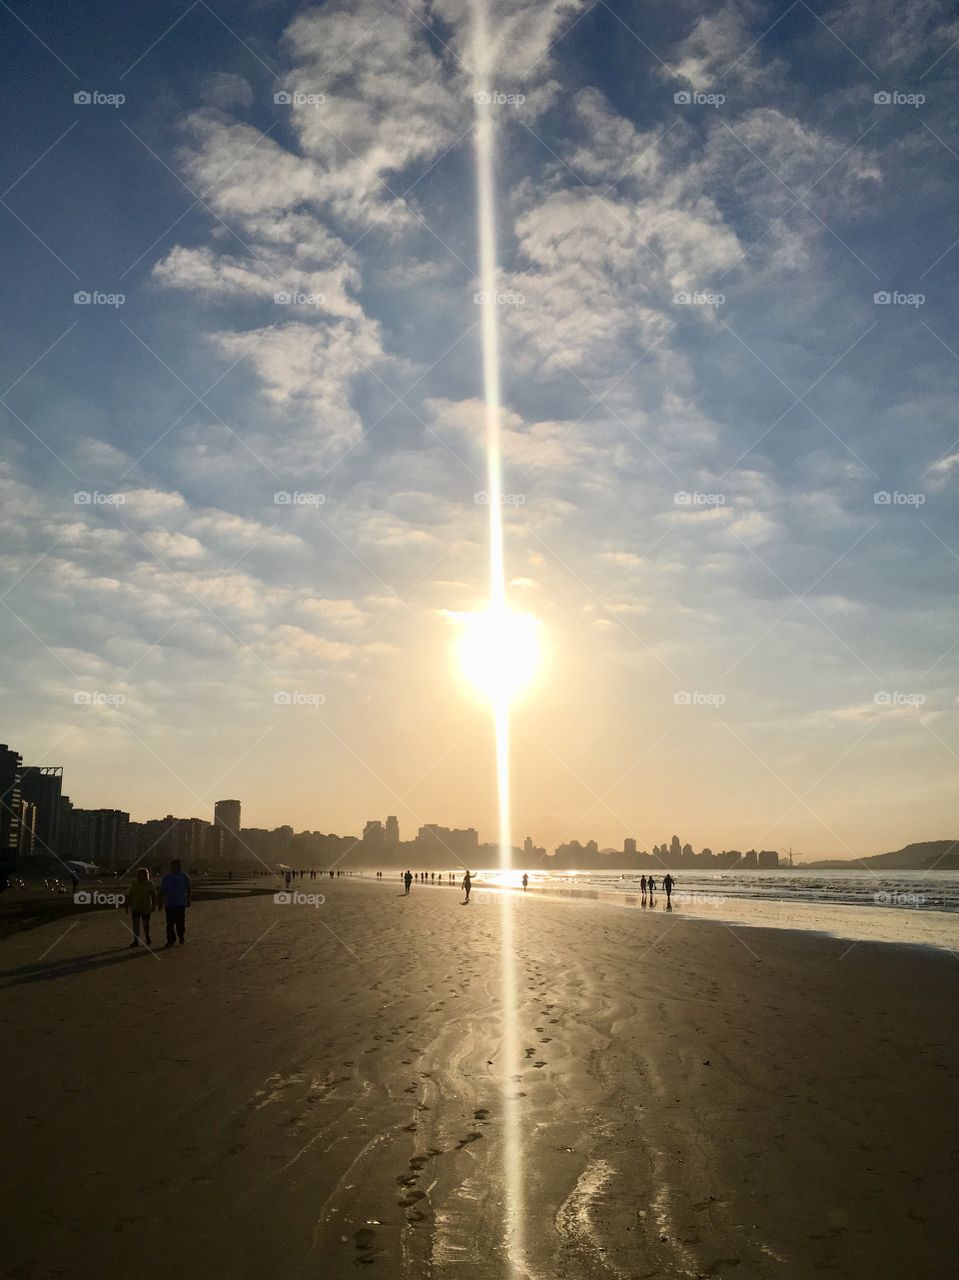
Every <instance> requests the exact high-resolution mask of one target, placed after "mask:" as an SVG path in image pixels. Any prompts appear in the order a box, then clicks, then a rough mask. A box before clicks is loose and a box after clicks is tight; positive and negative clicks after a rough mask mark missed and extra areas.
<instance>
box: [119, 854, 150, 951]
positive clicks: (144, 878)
mask: <svg viewBox="0 0 959 1280" xmlns="http://www.w3.org/2000/svg"><path fill="white" fill-rule="evenodd" d="M156 905H157V894H156V889H154V887H153V885H152V883H151V882H150V877H149V875H148V874H147V869H146V867H140V868H139V870H138V871H137V878H136V879H135V880H134V882H133V884H131V885H130V889H129V892H128V893H127V900H126V904H125V907H126V911H127V912H128V914H129V915H130V916H131V918H132V920H133V941H132V942H131V943H130V946H131V947H138V946H139V945H140V929H141V927H142V929H143V941H144V942H145V943H146V945H147V946H149V945H150V916H151V915H152V914H153V912H154V911H155V910H156Z"/></svg>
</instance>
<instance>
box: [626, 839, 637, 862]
mask: <svg viewBox="0 0 959 1280" xmlns="http://www.w3.org/2000/svg"><path fill="white" fill-rule="evenodd" d="M623 853H625V854H626V855H627V856H628V857H630V858H634V857H635V856H636V841H635V840H634V839H633V837H632V836H627V837H626V839H625V840H624V841H623Z"/></svg>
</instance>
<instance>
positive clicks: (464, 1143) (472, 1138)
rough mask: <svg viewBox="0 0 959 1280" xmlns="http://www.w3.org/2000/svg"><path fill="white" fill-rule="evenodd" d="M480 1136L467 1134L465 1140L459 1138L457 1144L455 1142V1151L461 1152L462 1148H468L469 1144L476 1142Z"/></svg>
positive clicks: (478, 1134)
mask: <svg viewBox="0 0 959 1280" xmlns="http://www.w3.org/2000/svg"><path fill="white" fill-rule="evenodd" d="M482 1136H483V1135H482V1134H481V1133H468V1134H467V1135H466V1137H465V1138H460V1140H459V1142H457V1144H456V1150H457V1151H462V1150H463V1148H464V1147H468V1146H469V1144H470V1143H471V1142H476V1141H477V1140H478V1139H479V1138H482Z"/></svg>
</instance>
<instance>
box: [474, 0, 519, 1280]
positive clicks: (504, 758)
mask: <svg viewBox="0 0 959 1280" xmlns="http://www.w3.org/2000/svg"><path fill="white" fill-rule="evenodd" d="M472 16H473V40H472V42H471V43H472V61H473V67H474V83H473V100H474V102H475V104H476V124H475V128H474V133H473V136H474V151H475V161H476V197H477V208H476V212H477V235H478V249H479V275H480V280H479V284H480V289H481V290H482V293H483V294H484V295H485V302H484V303H483V305H482V306H481V308H480V316H481V325H482V343H483V395H484V403H485V427H486V479H487V494H488V501H489V597H490V598H489V609H490V611H491V613H492V615H493V617H494V618H496V617H497V616H499V617H500V618H505V615H506V608H507V605H506V565H505V559H504V553H503V500H502V499H503V465H502V424H501V405H500V353H499V323H498V317H497V303H496V298H497V293H498V285H499V281H498V273H497V257H496V188H495V177H494V174H495V169H494V155H495V130H494V121H493V104H492V90H493V84H492V74H491V72H492V64H493V48H492V45H491V42H490V32H489V23H488V0H473V4H472ZM492 713H493V729H494V733H495V739H496V789H497V803H498V810H499V830H498V843H499V863H500V870H501V871H502V872H503V873H504V880H505V881H506V882H507V883H508V881H509V872H510V871H511V869H512V856H513V839H512V831H511V824H510V751H509V747H510V708H509V694H508V692H506V690H500V691H499V692H497V693H496V694H495V695H494V697H493V699H492ZM513 910H514V902H513V896H512V894H511V893H510V892H509V891H508V890H504V891H503V892H502V893H501V895H500V926H501V928H500V940H501V951H500V983H501V1006H502V1020H503V1039H502V1055H501V1071H502V1079H501V1088H502V1095H503V1113H504V1114H503V1122H504V1134H503V1138H504V1142H503V1151H504V1160H503V1180H504V1191H505V1197H504V1199H505V1203H506V1223H505V1227H506V1249H507V1255H508V1257H509V1262H510V1267H511V1270H512V1272H513V1275H514V1276H525V1275H527V1274H528V1273H527V1270H526V1264H525V1256H524V1255H525V1232H524V1217H525V1204H524V1194H523V1160H522V1146H521V1143H520V1126H519V1115H518V1099H517V1096H516V1094H517V1084H516V1078H515V1077H516V1074H517V1070H518V1053H519V1047H518V1041H517V1038H516V1026H517V1011H516V960H515V951H514V947H513Z"/></svg>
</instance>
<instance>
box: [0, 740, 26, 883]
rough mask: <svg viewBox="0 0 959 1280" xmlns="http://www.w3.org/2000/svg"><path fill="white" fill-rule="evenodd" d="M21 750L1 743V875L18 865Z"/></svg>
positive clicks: (6, 873)
mask: <svg viewBox="0 0 959 1280" xmlns="http://www.w3.org/2000/svg"><path fill="white" fill-rule="evenodd" d="M22 763H23V761H22V758H21V756H20V752H19V751H12V750H11V749H10V747H8V746H7V744H6V743H5V742H3V743H0V876H3V875H8V874H9V873H10V872H11V871H12V870H13V868H14V866H15V865H16V860H17V849H18V848H19V845H20V769H21V766H22Z"/></svg>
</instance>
